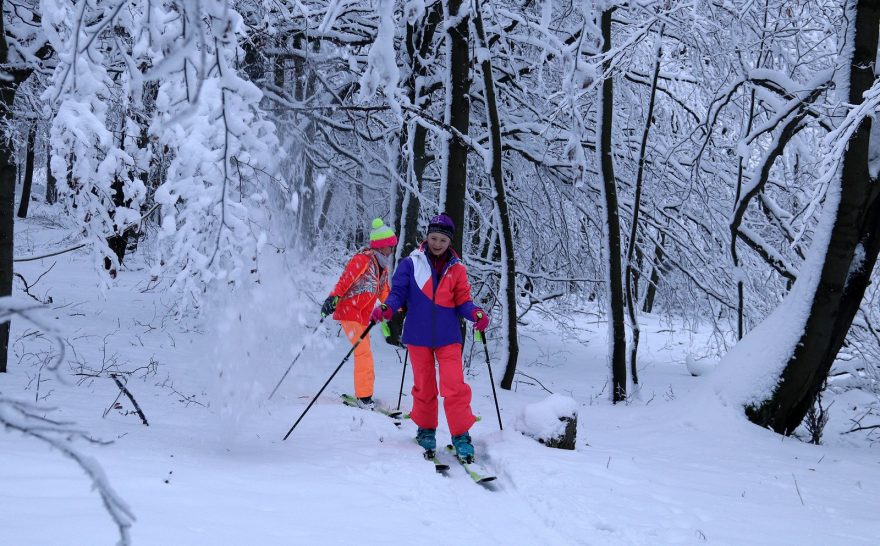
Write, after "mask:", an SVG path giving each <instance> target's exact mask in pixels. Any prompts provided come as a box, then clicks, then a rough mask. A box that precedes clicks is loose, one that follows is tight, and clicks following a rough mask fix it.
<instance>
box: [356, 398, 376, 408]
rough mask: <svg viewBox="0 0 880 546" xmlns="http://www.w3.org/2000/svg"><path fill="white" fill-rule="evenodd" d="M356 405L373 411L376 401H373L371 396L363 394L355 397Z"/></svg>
mask: <svg viewBox="0 0 880 546" xmlns="http://www.w3.org/2000/svg"><path fill="white" fill-rule="evenodd" d="M357 406H358V407H359V408H361V409H365V410H370V411H373V410H375V409H376V402H375V401H373V397H372V396H364V397H363V398H358V399H357Z"/></svg>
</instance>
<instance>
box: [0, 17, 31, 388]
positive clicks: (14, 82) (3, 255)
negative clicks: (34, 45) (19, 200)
mask: <svg viewBox="0 0 880 546" xmlns="http://www.w3.org/2000/svg"><path fill="white" fill-rule="evenodd" d="M3 8H4V6H3V0H0V13H4V10H3ZM8 67H9V45H8V44H7V42H6V22H5V18H4V17H0V70H2V72H3V74H2V75H3V77H2V78H0V117H2V120H0V121H2V126H3V127H9V126H10V125H11V124H12V121H13V114H12V104H13V102H15V93H16V91H18V86H19V85H21V83H22V82H23V81H25V80H26V79H27V78H28V76H29V75H30V72H31V71H30V70H9V69H8ZM15 171H16V167H15V145H14V144H13V143H12V139H10V138H7V135H5V134H3V135H0V297H4V296H11V295H12V276H13V265H12V260H13V242H14V233H15V220H14V216H15V178H16V172H15ZM10 324H11V323H10V321H6V322H4V323H2V324H0V373H5V372H6V364H7V358H8V353H9V326H10Z"/></svg>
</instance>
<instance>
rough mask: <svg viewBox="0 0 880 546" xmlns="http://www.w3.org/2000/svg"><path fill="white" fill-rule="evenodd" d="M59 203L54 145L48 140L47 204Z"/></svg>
mask: <svg viewBox="0 0 880 546" xmlns="http://www.w3.org/2000/svg"><path fill="white" fill-rule="evenodd" d="M56 202H58V181H57V180H55V175H54V174H52V145H51V144H50V142H49V139H48V138H47V139H46V203H47V204H49V205H54V204H55V203H56Z"/></svg>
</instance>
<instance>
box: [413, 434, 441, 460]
mask: <svg viewBox="0 0 880 546" xmlns="http://www.w3.org/2000/svg"><path fill="white" fill-rule="evenodd" d="M416 442H418V443H419V445H420V446H422V449H424V450H425V458H426V459H433V458H434V455H436V450H437V430H436V429H433V428H421V427H419V430H418V431H417V432H416Z"/></svg>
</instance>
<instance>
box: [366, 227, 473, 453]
mask: <svg viewBox="0 0 880 546" xmlns="http://www.w3.org/2000/svg"><path fill="white" fill-rule="evenodd" d="M454 235H455V225H454V224H453V222H452V219H451V218H449V216H447V215H446V214H444V213H441V214H439V215H437V216H435V217H433V218H432V219H431V221H430V223H429V224H428V235H427V239H426V240H425V241H424V242H423V243H422V244H421V246H419V248H418V249H417V250H414V251H413V253H412V254H410V255H409V257H407V258H405V259H403V260H401V262H400V264H399V265H398V267H397V270H396V271H395V273H394V278H393V279H392V282H391V285H392V288H391V294H390V295H389V296H388V298H387V299H386V300H385V304H384V305H382V306H380V307H377V308H376V309H374V310H373V312H372V314H371V315H370V319H371V320H373V321H374V322H380V321H383V320H389V319H391V317H392V316H393V314H394V313H395V312H396V311H398V310H399V309H400V308H401V307H403V306H406V307H407V316H406V322H405V323H404V326H403V340H402V341H403V343H404V344H406V345H407V347H408V349H409V356H410V360H411V361H412V369H413V379H414V383H415V384H414V385H413V389H412V396H413V406H412V412H411V413H410V416H411V417H412V420H413V422H414V423H415V424H416V425H418V427H419V428H418V433H417V435H416V440H417V441H418V442H419V445H421V446H422V447H423V448H424V449H425V451H426V452H428V456H429V457H430V456H431V455H433V452H434V451H435V450H436V449H437V439H436V432H437V392H438V390H437V376H436V371H435V365H434V359H435V358H436V359H437V363H438V364H439V368H440V390H439V392H440V395H442V396H443V409H444V411H445V413H446V421H447V423H448V424H449V433H450V434H451V436H452V445H453V446H454V447H455V452H456V455H457V456H458V457H459V459H461V460H462V461H465V462H473V460H474V446H473V444H472V443H471V437H470V434H469V433H468V431H469V430H470V428H471V426H472V425H473V424H474V423H475V422H476V417H474V414H473V413H472V412H471V388H470V387H469V386H468V384H467V383H465V381H464V372H463V370H462V361H461V344H462V339H461V327H460V322H459V320H460V318H465V319H468V320H471V321H473V322H475V325H474V328H476V329H477V330H479V331H483V330H485V329H486V327H487V326H488V325H489V316H488V315H487V314H486V312H485V311H483V310H482V309H480V308H479V307H477V306H476V305H474V302H473V301H471V286H470V283H469V282H468V279H467V271H466V270H465V267H464V264H462V263H461V260H459V258H458V255H457V254H456V253H455V251H454V250H453V249H452V247H451V246H450V244H451V243H452V239H453V237H454Z"/></svg>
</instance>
